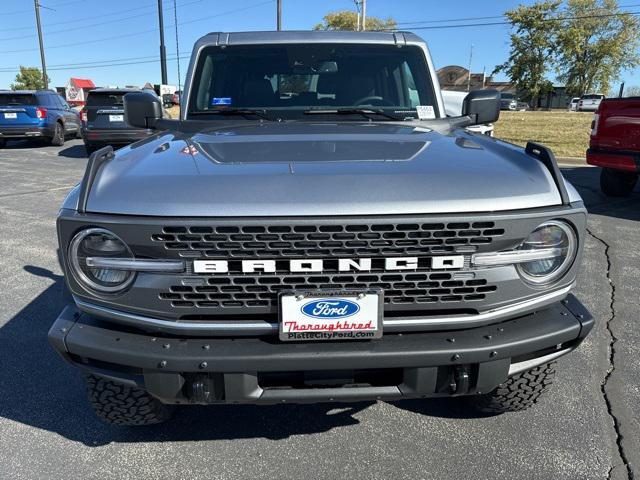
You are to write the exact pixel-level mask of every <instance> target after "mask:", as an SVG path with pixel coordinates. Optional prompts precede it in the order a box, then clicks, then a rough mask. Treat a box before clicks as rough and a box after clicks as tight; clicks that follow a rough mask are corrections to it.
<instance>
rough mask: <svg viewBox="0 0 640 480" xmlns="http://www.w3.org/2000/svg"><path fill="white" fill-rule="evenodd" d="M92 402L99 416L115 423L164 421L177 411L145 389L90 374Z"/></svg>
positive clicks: (140, 424)
mask: <svg viewBox="0 0 640 480" xmlns="http://www.w3.org/2000/svg"><path fill="white" fill-rule="evenodd" d="M85 380H86V383H87V390H88V394H89V402H90V403H91V406H92V407H93V410H94V411H95V412H96V415H98V417H100V418H101V419H102V420H104V421H105V422H107V423H111V424H113V425H133V426H142V425H153V424H156V423H162V422H164V421H166V420H168V419H169V418H171V415H172V413H173V408H172V407H171V406H169V405H165V404H163V403H161V402H160V400H158V399H157V398H155V397H152V396H151V395H149V394H148V393H147V392H146V391H145V390H143V389H141V388H137V387H130V386H128V385H123V384H121V383H117V382H113V381H111V380H107V379H105V378H102V377H97V376H95V375H86V376H85Z"/></svg>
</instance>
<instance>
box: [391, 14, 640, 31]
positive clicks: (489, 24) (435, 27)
mask: <svg viewBox="0 0 640 480" xmlns="http://www.w3.org/2000/svg"><path fill="white" fill-rule="evenodd" d="M627 15H631V16H635V15H640V12H624V13H607V14H594V15H577V16H573V17H552V18H545V19H542V20H541V21H542V22H563V21H566V20H583V19H587V18H606V17H624V16H627ZM496 25H512V22H510V21H504V22H481V23H463V24H459V25H430V26H426V27H411V26H408V27H405V28H406V29H408V30H438V29H445V28H466V27H492V26H496ZM396 30H398V29H385V31H396Z"/></svg>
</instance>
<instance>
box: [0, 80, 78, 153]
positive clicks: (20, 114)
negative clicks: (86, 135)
mask: <svg viewBox="0 0 640 480" xmlns="http://www.w3.org/2000/svg"><path fill="white" fill-rule="evenodd" d="M69 135H76V136H80V118H79V117H78V112H76V111H75V110H73V109H72V108H71V107H70V106H69V104H68V103H67V102H66V100H65V99H64V98H62V97H61V96H60V95H58V94H57V93H56V92H54V91H52V90H16V91H11V90H4V91H0V146H3V145H4V143H5V141H6V140H8V139H15V138H43V139H45V140H47V141H48V142H50V143H51V145H63V144H64V141H65V137H66V136H69Z"/></svg>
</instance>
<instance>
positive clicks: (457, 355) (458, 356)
mask: <svg viewBox="0 0 640 480" xmlns="http://www.w3.org/2000/svg"><path fill="white" fill-rule="evenodd" d="M451 360H453V361H456V360H460V354H459V353H456V354H455V355H454V356H453V357H451Z"/></svg>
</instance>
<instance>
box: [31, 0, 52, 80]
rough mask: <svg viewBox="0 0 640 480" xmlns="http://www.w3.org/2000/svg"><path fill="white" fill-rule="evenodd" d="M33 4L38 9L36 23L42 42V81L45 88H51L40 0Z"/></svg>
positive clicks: (39, 38)
mask: <svg viewBox="0 0 640 480" xmlns="http://www.w3.org/2000/svg"><path fill="white" fill-rule="evenodd" d="M33 6H34V7H35V9H36V24H37V26H38V41H39V42H40V61H41V62H42V82H43V83H44V88H45V90H47V89H48V88H49V81H48V80H47V64H46V62H45V61H44V43H43V42H42V26H41V25H40V3H38V0H33Z"/></svg>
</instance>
